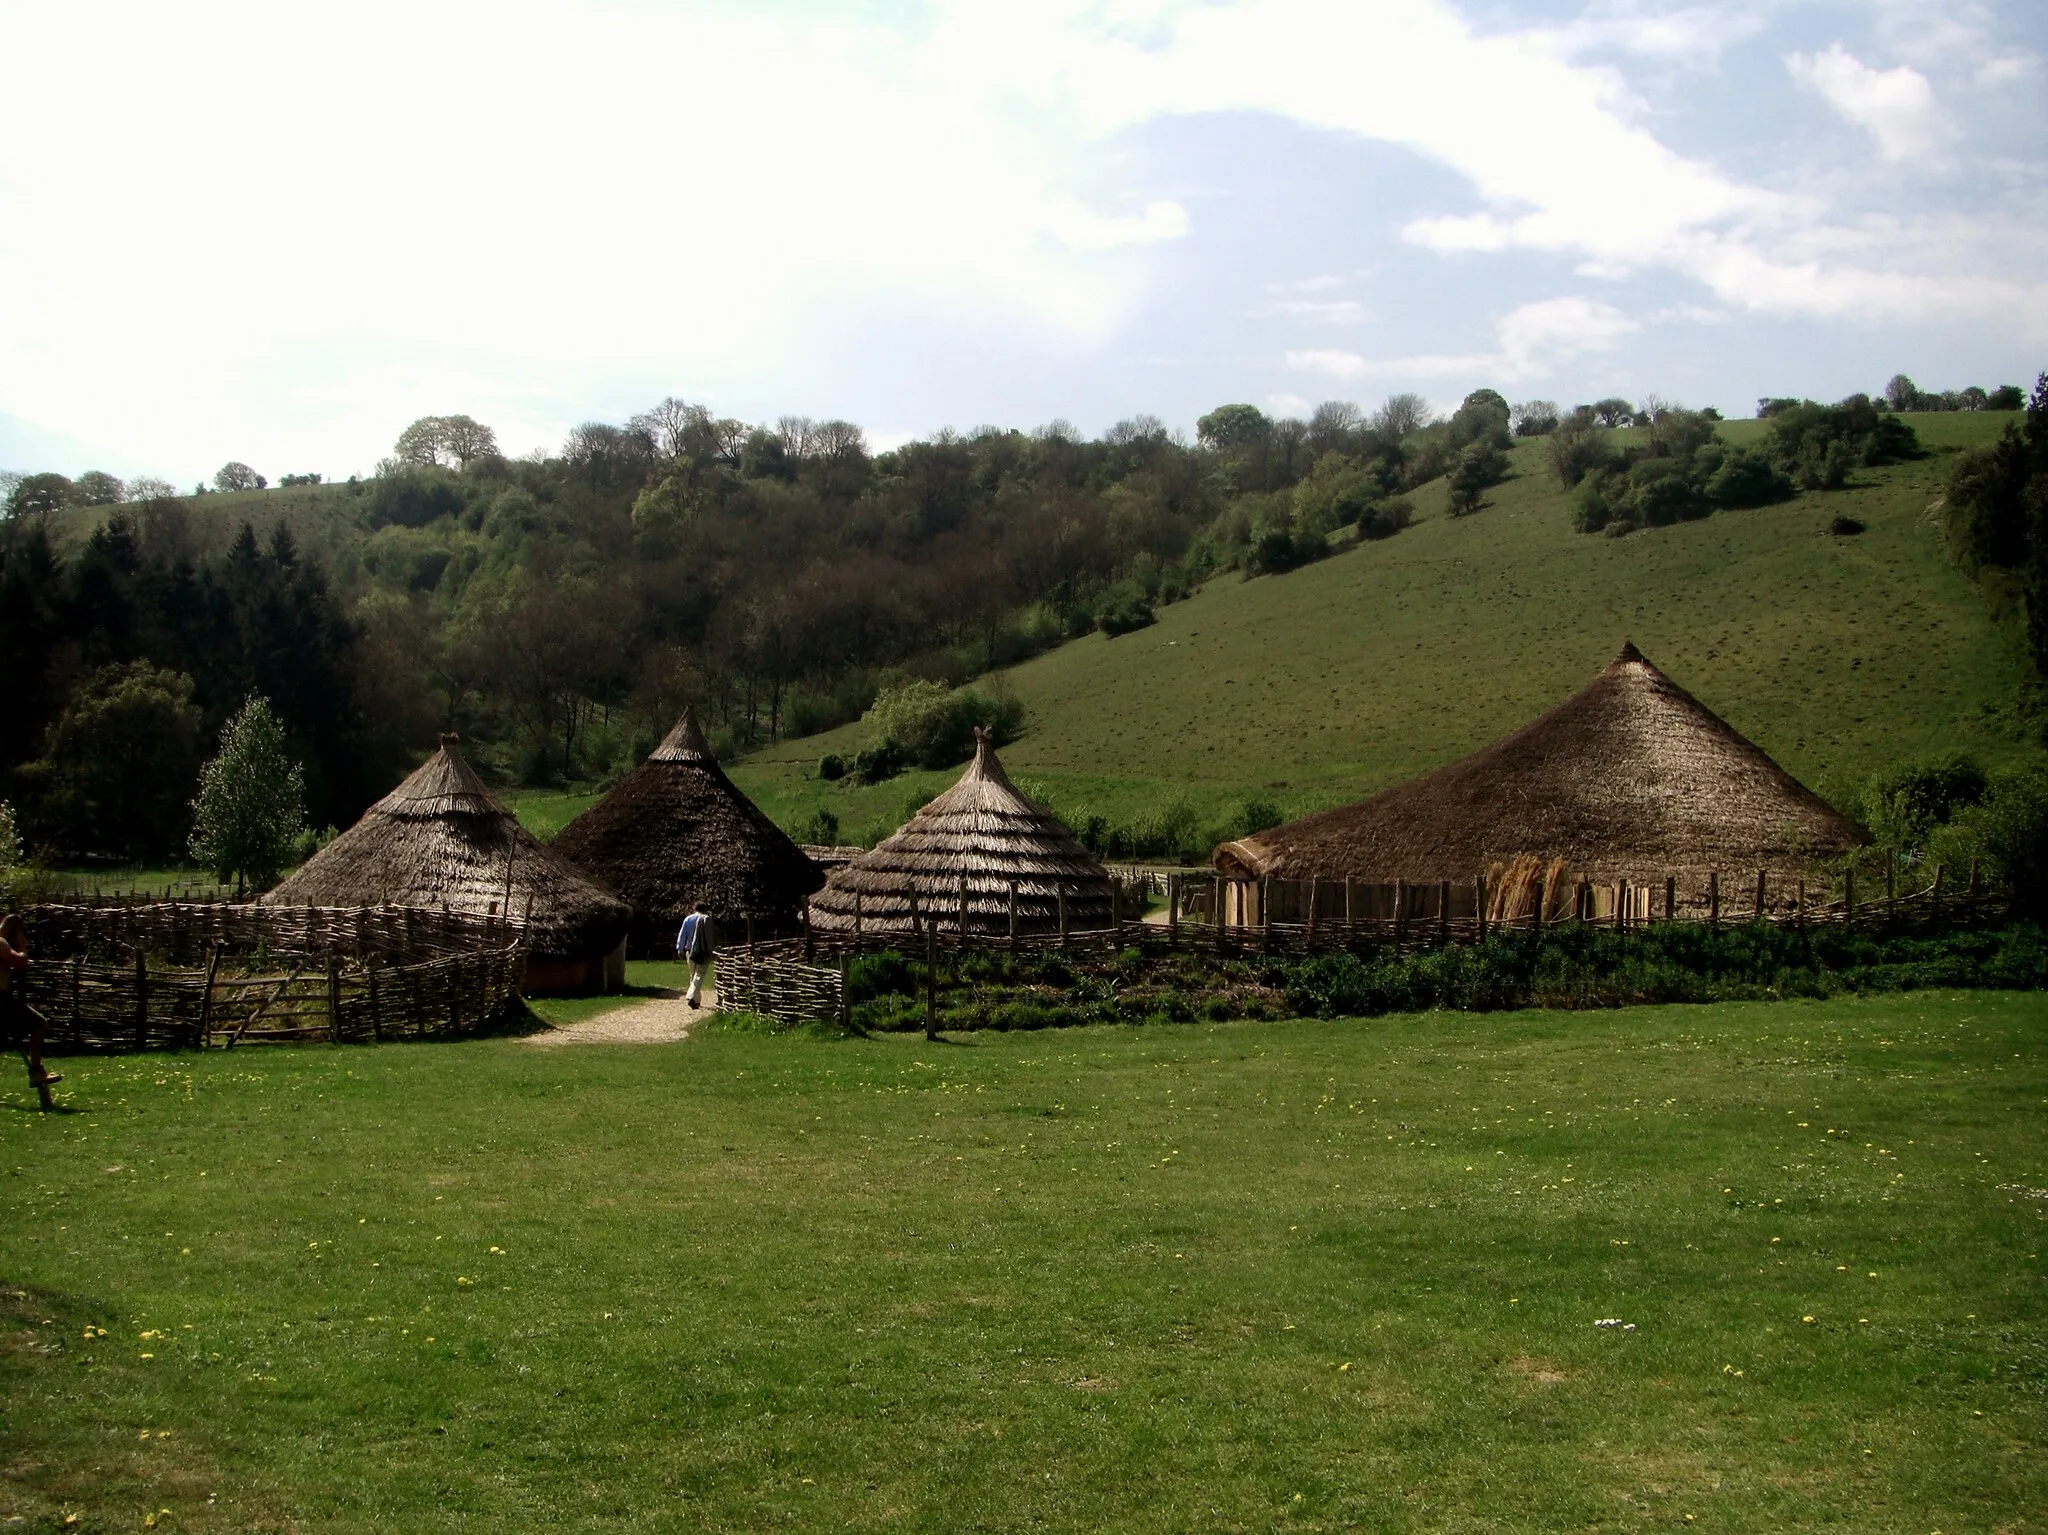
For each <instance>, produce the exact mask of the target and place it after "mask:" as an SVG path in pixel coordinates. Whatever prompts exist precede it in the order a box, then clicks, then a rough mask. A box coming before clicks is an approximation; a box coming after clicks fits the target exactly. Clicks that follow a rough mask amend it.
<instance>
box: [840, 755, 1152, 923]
mask: <svg viewBox="0 0 2048 1535" xmlns="http://www.w3.org/2000/svg"><path fill="white" fill-rule="evenodd" d="M963 878H964V879H965V880H966V882H967V923H966V925H967V930H968V931H969V932H970V933H996V934H1001V933H1007V932H1008V931H1009V926H1010V886H1011V883H1012V882H1013V881H1014V882H1015V884H1016V887H1017V930H1018V932H1020V933H1049V932H1056V931H1058V929H1059V922H1060V894H1061V892H1062V891H1064V892H1065V895H1066V905H1067V924H1068V926H1069V928H1070V929H1073V930H1076V931H1078V930H1082V929H1088V928H1100V927H1107V926H1108V925H1109V922H1110V915H1111V908H1110V893H1109V876H1108V874H1107V873H1105V872H1104V871H1103V867H1102V865H1101V864H1100V863H1098V862H1097V861H1096V859H1095V855H1094V854H1092V853H1090V852H1089V851H1088V850H1087V849H1086V848H1084V847H1083V846H1081V844H1080V843H1078V842H1076V841H1075V840H1074V839H1073V836H1072V835H1071V834H1070V833H1069V832H1068V831H1067V829H1066V827H1064V826H1062V825H1061V824H1060V823H1059V822H1058V821H1057V820H1056V819H1055V818H1054V817H1053V814H1052V812H1051V811H1049V810H1047V809H1045V808H1044V807H1043V806H1040V805H1035V804H1033V803H1032V802H1031V801H1030V800H1028V799H1026V798H1025V797H1024V796H1023V795H1022V794H1020V793H1018V792H1017V790H1016V788H1015V787H1014V786H1013V785H1012V784H1011V783H1010V780H1009V778H1008V776H1007V775H1005V774H1004V772H1003V765H1002V763H1000V762H999V761H997V760H996V754H995V749H994V748H993V747H992V746H990V744H989V739H988V732H987V731H985V730H977V731H976V732H975V747H974V762H973V763H972V765H970V766H969V767H968V769H967V771H966V772H965V773H963V774H962V775H961V777H960V781H959V782H958V783H956V784H954V785H953V787H952V788H950V789H948V790H947V791H946V792H945V793H944V794H941V795H940V796H939V797H938V798H937V799H935V800H933V801H932V802H931V803H930V804H929V805H926V806H925V807H924V809H922V810H920V811H918V813H917V814H916V815H915V816H913V817H911V819H910V821H909V824H907V825H905V826H904V827H902V828H901V829H900V830H899V831H898V832H897V833H896V835H895V836H893V837H891V838H889V839H888V840H887V841H886V842H883V843H880V844H879V845H877V846H876V847H874V848H873V849H871V850H870V851H868V852H866V853H863V854H861V855H860V857H858V858H856V859H854V860H853V862H852V863H850V864H847V865H846V866H845V867H844V868H842V869H839V870H837V871H835V872H834V873H833V874H832V875H831V877H830V878H829V879H827V880H826V882H825V888H824V889H823V890H822V891H820V892H819V893H818V894H817V895H816V896H814V897H812V900H811V922H812V924H813V925H814V926H816V927H819V928H833V929H838V930H841V931H850V930H852V928H853V927H854V925H855V908H856V901H855V897H856V896H858V897H859V901H858V908H859V924H860V928H861V930H862V931H863V932H903V931H907V930H908V929H909V928H910V927H911V926H912V924H913V920H914V918H915V919H922V920H927V921H936V922H937V923H938V925H939V926H940V927H942V928H945V929H947V930H949V931H951V930H957V928H958V927H959V925H960V887H961V881H962V879H963Z"/></svg>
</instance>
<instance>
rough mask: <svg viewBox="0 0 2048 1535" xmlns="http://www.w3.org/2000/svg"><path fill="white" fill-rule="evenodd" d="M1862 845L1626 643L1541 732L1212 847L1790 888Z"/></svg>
mask: <svg viewBox="0 0 2048 1535" xmlns="http://www.w3.org/2000/svg"><path fill="white" fill-rule="evenodd" d="M1863 840H1864V838H1863V834H1862V833H1861V832H1860V831H1859V830H1858V829H1857V828H1856V827H1855V825H1853V824H1852V823H1851V822H1850V821H1849V820H1847V819H1846V818H1845V817H1843V816H1842V815H1840V814H1838V813H1837V812H1836V811H1835V810H1833V809H1832V808H1831V807H1830V806H1829V805H1828V804H1827V803H1826V802H1825V801H1823V800H1822V799H1821V798H1820V797H1819V796H1818V795H1816V794H1814V793H1812V792H1811V791H1810V790H1808V789H1806V788H1804V787H1802V786H1801V785H1800V784H1799V783H1798V782H1797V781H1795V780H1794V779H1793V778H1792V777H1791V775H1790V774H1788V773H1786V772H1785V770H1784V769H1783V768H1781V767H1779V766H1778V765H1777V763H1775V762H1773V761H1772V760H1771V759H1770V758H1769V757H1767V756H1765V755H1764V753H1763V752H1762V750H1760V749H1759V748H1758V747H1756V746H1755V745H1753V744H1752V743H1751V742H1749V741H1747V740H1745V739H1744V738H1743V737H1742V736H1741V735H1740V734H1739V733H1737V732H1736V731H1735V730H1734V729H1733V728H1732V727H1731V726H1730V725H1728V724H1727V722H1726V721H1724V720H1722V719H1721V718H1720V717H1719V716H1718V715H1716V714H1715V713H1714V712H1713V711H1712V710H1710V709H1708V708H1707V707H1706V706H1705V705H1704V704H1702V703H1700V702H1699V701H1698V700H1697V699H1695V698H1693V697H1692V695H1691V694H1689V693H1687V692H1686V691H1685V689H1683V688H1681V687H1679V686H1678V684H1676V683H1675V682H1673V681H1671V679H1670V678H1668V677H1666V676H1665V675H1664V674H1663V673H1662V672H1660V671H1658V670H1657V668H1656V667H1654V666H1652V665H1651V664H1650V663H1649V662H1648V661H1646V660H1644V659H1643V657H1642V654H1641V652H1639V651H1638V650H1637V649H1636V648H1635V646H1633V645H1624V646H1623V647H1622V651H1621V654H1620V655H1619V656H1617V657H1616V658H1615V660H1614V662H1613V664H1612V665H1610V666H1609V667H1608V668H1607V669H1606V670H1605V671H1603V672H1601V673H1600V675H1599V676H1597V677H1595V678H1594V679H1593V680H1592V681H1591V682H1590V683H1588V684H1587V685H1586V686H1585V687H1583V688H1581V689H1580V690H1579V691H1578V692H1577V693H1574V694H1573V695H1572V696H1571V697H1570V698H1568V699H1566V700H1565V701H1564V702H1563V703H1561V704H1559V705H1558V706H1557V707H1556V708H1555V709H1552V710H1551V711H1550V712H1549V713H1548V714H1546V715H1544V716H1543V717H1542V718H1540V719H1538V720H1536V721H1534V722H1533V723H1532V724H1529V725H1526V726H1524V727H1523V728H1522V729H1521V730H1518V731H1516V732H1515V733H1514V734H1513V735H1511V736H1508V737H1506V738H1505V739H1503V740H1500V741H1496V742H1495V743H1494V744H1493V745H1491V746H1489V747H1487V748H1485V749H1484V750H1483V751H1479V752H1475V753H1473V754H1472V755H1471V756H1469V757H1466V758H1463V759H1462V760H1460V761H1457V762H1453V763H1451V764H1450V765H1448V766H1446V767H1441V768H1438V769H1436V770H1435V771H1434V772H1430V773H1425V774H1423V775H1422V776H1421V777H1420V778H1416V779H1412V780H1410V781H1409V782H1407V783H1404V784H1401V785H1399V786H1398V787H1395V788H1392V789H1389V790H1387V791H1386V792H1385V793H1383V794H1378V795H1375V796H1374V797H1373V798H1371V799H1368V800H1364V801H1361V802H1360V803H1358V804H1355V805H1346V806H1343V807H1342V808H1340V809H1337V810H1326V811H1323V812H1322V813H1320V814H1318V815H1311V816H1305V817H1303V818H1302V819H1301V820H1299V821H1292V822H1289V823H1288V824H1287V825H1285V826H1277V827H1275V828H1273V829H1272V830H1271V831H1264V832H1260V833H1259V834H1258V835H1257V836H1253V837H1246V838H1244V839H1243V840H1241V841H1238V842H1227V843H1225V844H1223V846H1221V847H1219V848H1217V849H1216V854H1215V863H1216V867H1217V869H1218V870H1219V871H1221V872H1222V873H1225V874H1231V875H1250V876H1254V877H1265V876H1272V877H1275V878H1280V879H1308V878H1318V877H1319V878H1323V879H1358V880H1374V881H1380V882H1386V883H1391V882H1393V881H1396V880H1408V881H1413V882H1424V881H1436V880H1452V881H1467V882H1469V881H1470V880H1471V879H1472V878H1473V877H1474V876H1476V875H1484V874H1487V873H1488V872H1489V871H1507V870H1510V869H1513V870H1518V871H1519V872H1520V874H1521V875H1522V876H1523V877H1524V879H1525V881H1526V882H1530V883H1533V880H1534V876H1535V874H1536V872H1537V870H1538V865H1539V864H1540V865H1542V866H1545V868H1546V870H1547V871H1548V872H1549V879H1548V881H1547V888H1551V889H1553V890H1555V888H1556V886H1557V882H1558V874H1559V872H1560V871H1564V870H1569V871H1570V874H1571V875H1572V876H1573V877H1574V878H1579V879H1586V880H1594V881H1601V880H1629V881H1657V882H1661V881H1662V880H1663V879H1665V878H1666V877H1667V876H1671V875H1677V876H1679V877H1681V878H1684V879H1688V880H1696V879H1700V878H1704V877H1705V875H1706V874H1707V873H1708V872H1710V871H1714V870H1729V871H1734V870H1740V871H1744V872H1753V871H1755V870H1757V869H1767V870H1770V871H1772V872H1773V873H1774V874H1785V875H1792V876H1795V877H1796V876H1797V875H1799V874H1802V873H1804V872H1806V871H1807V870H1808V869H1810V868H1812V867H1813V866H1814V865H1815V864H1816V863H1817V862H1819V861H1820V860H1823V859H1826V858H1830V857H1834V856H1837V855H1839V854H1841V853H1844V852H1847V851H1848V850H1849V849H1850V848H1852V847H1854V846H1856V845H1857V844H1858V843H1859V842H1861V841H1863Z"/></svg>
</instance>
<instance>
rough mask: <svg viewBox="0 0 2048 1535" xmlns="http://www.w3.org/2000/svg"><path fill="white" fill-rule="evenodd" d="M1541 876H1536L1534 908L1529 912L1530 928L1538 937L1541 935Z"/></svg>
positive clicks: (1542, 892)
mask: <svg viewBox="0 0 2048 1535" xmlns="http://www.w3.org/2000/svg"><path fill="white" fill-rule="evenodd" d="M1543 897H1544V889H1543V876H1542V875H1541V874H1539V875H1537V876H1536V909H1535V910H1534V911H1532V912H1530V913H1529V922H1530V930H1531V931H1532V932H1534V933H1535V934H1536V936H1537V937H1538V938H1541V937H1542V936H1543Z"/></svg>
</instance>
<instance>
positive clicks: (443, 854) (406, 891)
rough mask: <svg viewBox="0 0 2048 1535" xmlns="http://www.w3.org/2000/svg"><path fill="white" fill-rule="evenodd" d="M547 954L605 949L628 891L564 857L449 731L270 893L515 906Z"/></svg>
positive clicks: (297, 901) (624, 911) (291, 899)
mask: <svg viewBox="0 0 2048 1535" xmlns="http://www.w3.org/2000/svg"><path fill="white" fill-rule="evenodd" d="M529 899H530V900H531V902H532V916H531V929H530V932H531V937H530V944H531V947H532V950H533V952H534V953H535V954H536V955H538V956H541V957H544V958H550V959H586V958H591V957H594V956H598V955H603V954H608V953H610V952H611V951H612V950H613V949H615V948H617V947H618V943H619V939H620V938H622V937H623V936H625V932H626V920H627V918H628V917H629V916H630V915H631V911H630V908H628V907H627V905H626V903H625V902H624V901H622V900H620V899H619V898H618V897H617V896H615V895H613V894H612V893H611V892H610V891H609V890H606V889H605V888H604V887H603V886H601V885H599V884H596V883H595V882H593V881H591V880H589V879H586V878H585V877H584V876H583V875H581V874H579V873H577V872H576V871H575V870H574V869H572V868H570V867H569V866H568V865H567V864H565V863H563V862H562V861H561V860H559V859H558V858H556V857H555V856H554V855H553V854H552V853H550V852H549V851H548V850H547V849H546V848H545V847H542V846H541V844H540V841H539V839H538V838H536V837H535V836H534V835H533V833H532V832H530V831H528V830H527V829H526V828H525V827H524V826H521V825H520V824H519V822H518V820H517V819H516V818H515V817H514V816H513V814H512V812H511V811H509V810H507V809H506V808H505V807H504V806H503V805H500V804H499V803H498V802H497V801H496V800H495V799H493V798H492V797H491V794H490V791H489V790H488V789H486V788H485V787H484V786H483V780H481V779H480V778H478V777H477V776H476V771H475V769H473V768H472V767H470V765H469V764H468V763H467V762H465V761H464V760H463V758H462V754H461V753H460V752H458V751H457V750H456V749H455V737H453V736H443V737H442V738H441V749H440V750H439V751H437V752H435V753H434V755H433V756H431V757H429V758H428V759H427V760H426V761H425V762H424V763H422V764H421V765H420V766H419V768H418V769H417V770H416V771H415V772H414V773H413V774H412V776H411V777H409V778H407V779H406V780H405V782H404V783H402V784H400V785H399V786H398V787H397V788H395V789H393V790H392V791H391V792H390V793H389V794H387V795H385V796H384V798H382V799H380V800H379V801H377V803H376V804H374V805H372V806H371V807H370V808H369V809H368V810H365V811H364V812H363V818H362V819H361V820H360V821H357V822H356V824H355V825H353V826H351V827H350V828H349V829H348V830H347V831H345V832H343V833H342V834H341V835H340V836H339V837H336V838H335V839H334V840H333V841H332V842H330V843H328V844H327V846H326V847H324V848H322V849H321V850H320V851H319V852H317V853H315V854H314V855H313V856H312V857H311V858H309V859H307V860H306V862H305V863H304V864H303V865H302V866H301V867H300V868H299V871H298V872H297V873H296V874H294V875H293V876H292V877H291V878H290V879H288V880H286V881H285V882H284V883H283V884H281V885H279V886H278V887H277V888H276V889H275V890H273V891H271V892H270V894H268V895H267V896H265V897H264V900H265V901H267V902H271V903H273V904H277V905H292V906H301V905H303V906H377V905H381V904H385V903H389V904H392V905H397V906H441V905H444V904H445V905H446V906H447V907H448V908H449V909H450V910H452V911H466V912H474V913H476V914H478V915H483V914H485V913H488V912H489V911H491V910H492V908H493V907H495V908H496V909H497V910H498V911H500V912H507V913H510V914H511V915H512V916H514V917H519V916H523V915H525V914H526V913H527V903H528V901H529Z"/></svg>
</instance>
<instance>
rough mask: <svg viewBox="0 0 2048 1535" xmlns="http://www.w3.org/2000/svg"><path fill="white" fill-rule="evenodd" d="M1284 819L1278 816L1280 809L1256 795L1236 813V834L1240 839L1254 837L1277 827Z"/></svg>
mask: <svg viewBox="0 0 2048 1535" xmlns="http://www.w3.org/2000/svg"><path fill="white" fill-rule="evenodd" d="M1285 819H1286V817H1285V816H1283V815H1281V814H1280V807H1279V806H1278V805H1276V804H1274V803H1273V802H1272V801H1271V800H1269V799H1262V798H1260V797H1259V796H1257V795H1254V796H1253V797H1252V798H1250V799H1248V800H1246V801H1245V802H1244V804H1243V805H1242V806H1241V807H1240V808H1239V810H1238V812H1237V825H1236V832H1237V835H1238V836H1240V837H1255V836H1257V835H1258V834H1259V833H1260V832H1262V831H1266V830H1268V829H1269V828H1271V827H1275V826H1278V825H1279V824H1280V823H1281V822H1282V821H1284V820H1285Z"/></svg>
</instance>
